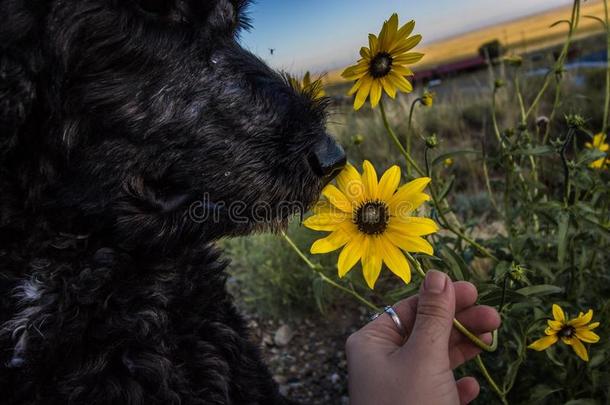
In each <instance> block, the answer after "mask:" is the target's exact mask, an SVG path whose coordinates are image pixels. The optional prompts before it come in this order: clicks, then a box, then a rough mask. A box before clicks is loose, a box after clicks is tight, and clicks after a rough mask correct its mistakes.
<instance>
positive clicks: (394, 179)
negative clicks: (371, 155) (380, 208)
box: [378, 165, 400, 201]
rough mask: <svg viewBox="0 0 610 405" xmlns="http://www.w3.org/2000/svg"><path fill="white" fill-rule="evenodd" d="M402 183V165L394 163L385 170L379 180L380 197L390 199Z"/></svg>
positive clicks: (384, 199)
mask: <svg viewBox="0 0 610 405" xmlns="http://www.w3.org/2000/svg"><path fill="white" fill-rule="evenodd" d="M399 184H400V167H398V166H396V165H394V166H392V167H390V168H389V169H388V170H386V171H385V173H384V174H383V176H381V180H379V189H378V198H379V199H380V200H381V201H388V200H389V199H390V198H392V196H393V195H394V192H395V191H396V189H397V188H398V185H399Z"/></svg>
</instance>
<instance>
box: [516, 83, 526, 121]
mask: <svg viewBox="0 0 610 405" xmlns="http://www.w3.org/2000/svg"><path fill="white" fill-rule="evenodd" d="M515 91H516V92H517V100H519V110H520V111H521V124H523V125H525V124H526V119H525V103H524V102H523V94H521V85H520V80H519V72H518V71H517V73H515Z"/></svg>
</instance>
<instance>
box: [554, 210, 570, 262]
mask: <svg viewBox="0 0 610 405" xmlns="http://www.w3.org/2000/svg"><path fill="white" fill-rule="evenodd" d="M569 229H570V213H569V212H566V211H562V212H561V213H559V221H558V229H557V260H558V261H559V267H560V268H561V269H563V264H564V262H565V259H566V248H567V246H568V230H569Z"/></svg>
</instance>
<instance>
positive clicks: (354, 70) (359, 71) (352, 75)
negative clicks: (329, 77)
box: [341, 62, 369, 80]
mask: <svg viewBox="0 0 610 405" xmlns="http://www.w3.org/2000/svg"><path fill="white" fill-rule="evenodd" d="M368 70H369V66H368V64H367V63H366V62H359V63H358V64H357V65H354V66H350V67H348V68H347V69H345V70H344V71H343V73H341V77H343V78H344V79H346V80H357V79H360V78H361V77H362V76H364V75H365V74H366V73H367V72H368Z"/></svg>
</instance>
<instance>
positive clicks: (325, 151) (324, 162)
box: [309, 135, 347, 181]
mask: <svg viewBox="0 0 610 405" xmlns="http://www.w3.org/2000/svg"><path fill="white" fill-rule="evenodd" d="M346 160H347V158H346V156H345V151H344V150H343V148H342V147H341V145H339V144H338V143H337V142H335V141H334V140H333V139H332V138H331V137H330V136H328V135H326V136H325V137H324V139H323V140H321V141H320V142H318V143H317V144H316V145H315V146H314V148H313V150H312V152H311V155H310V156H309V164H310V165H311V168H312V169H313V171H314V173H316V174H317V175H318V176H320V177H323V178H325V179H326V180H328V181H330V180H331V179H332V178H333V177H335V176H336V175H337V174H339V172H340V171H341V169H343V167H344V166H345V163H346Z"/></svg>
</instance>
